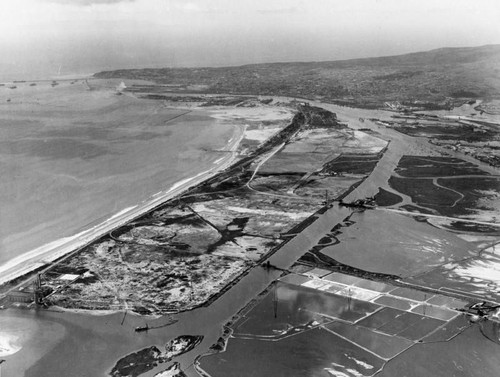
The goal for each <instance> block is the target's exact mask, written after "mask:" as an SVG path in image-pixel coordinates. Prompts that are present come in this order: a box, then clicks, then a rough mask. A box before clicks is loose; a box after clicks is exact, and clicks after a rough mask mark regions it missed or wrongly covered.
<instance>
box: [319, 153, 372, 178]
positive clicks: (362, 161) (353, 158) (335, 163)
mask: <svg viewBox="0 0 500 377" xmlns="http://www.w3.org/2000/svg"><path fill="white" fill-rule="evenodd" d="M379 159H380V157H379V156H378V155H346V154H342V155H340V156H339V157H337V158H336V159H334V160H332V161H329V162H327V163H326V164H325V165H324V166H323V169H322V170H321V173H324V174H329V175H337V174H343V173H347V174H370V173H371V172H372V171H373V169H375V166H376V165H377V163H378V161H379Z"/></svg>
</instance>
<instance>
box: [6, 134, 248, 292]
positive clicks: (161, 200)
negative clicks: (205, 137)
mask: <svg viewBox="0 0 500 377" xmlns="http://www.w3.org/2000/svg"><path fill="white" fill-rule="evenodd" d="M235 127H236V129H235V131H234V133H233V136H232V137H231V138H230V139H229V140H228V142H227V144H226V146H224V148H222V149H221V150H223V151H226V152H231V153H228V154H227V155H226V156H223V157H221V158H219V159H217V160H216V161H214V162H213V164H214V165H215V166H214V167H212V168H210V169H208V170H205V171H202V172H200V173H198V174H196V175H195V176H193V177H190V178H185V179H183V180H180V181H177V182H175V183H173V184H172V185H171V186H170V188H169V189H167V190H166V191H160V192H158V193H155V194H153V195H151V197H150V198H149V200H148V201H147V202H145V203H143V204H137V205H135V206H131V207H128V208H124V209H122V210H121V211H119V212H117V213H116V214H114V215H112V216H111V217H109V218H108V219H106V220H104V221H103V222H102V223H100V224H98V225H95V226H93V227H92V228H90V229H86V230H84V231H82V232H79V233H77V234H75V235H73V236H69V237H64V238H60V239H58V240H55V241H52V242H49V243H47V244H45V245H42V246H40V247H38V248H36V249H33V250H31V251H28V252H26V253H23V254H21V255H19V256H17V257H15V258H13V259H11V260H10V261H8V262H6V263H5V264H4V265H3V266H0V287H2V286H5V285H7V284H9V283H11V282H13V281H15V280H17V279H21V278H23V277H24V276H27V275H29V274H31V273H34V272H35V271H38V270H41V269H44V268H48V267H50V266H52V265H53V263H55V262H57V261H58V260H61V259H64V258H66V257H68V256H70V255H72V254H73V253H76V252H78V251H80V250H81V249H83V248H85V247H86V246H88V245H90V244H92V243H93V242H95V241H97V240H98V239H99V238H101V237H102V236H104V235H105V234H107V233H109V232H111V231H113V230H115V229H118V228H119V227H121V226H123V225H125V224H127V223H129V222H131V221H133V220H134V219H136V218H138V217H141V216H143V215H145V214H146V213H148V212H150V211H152V210H154V209H155V208H157V207H159V206H161V205H163V204H165V203H167V202H168V201H170V200H172V199H175V198H176V197H177V196H179V195H181V194H183V193H185V192H187V191H188V190H189V189H191V188H193V187H195V186H198V185H200V184H203V183H204V182H205V181H207V180H209V179H210V178H213V177H214V176H216V175H217V174H219V173H220V172H221V171H224V170H226V169H228V168H230V167H231V166H232V165H233V164H234V163H235V162H236V161H235V160H236V157H237V155H236V153H237V149H238V146H239V145H240V143H241V140H242V139H243V138H244V136H245V127H238V126H235Z"/></svg>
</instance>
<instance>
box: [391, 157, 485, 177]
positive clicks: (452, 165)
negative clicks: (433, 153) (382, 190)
mask: <svg viewBox="0 0 500 377" xmlns="http://www.w3.org/2000/svg"><path fill="white" fill-rule="evenodd" d="M396 173H398V174H399V175H401V176H402V177H410V178H411V177H443V176H454V175H488V173H487V172H485V171H483V170H481V169H479V168H478V167H477V165H474V164H472V163H470V162H467V161H464V160H460V159H458V158H451V157H418V156H403V157H402V158H401V159H400V160H399V164H398V167H397V169H396Z"/></svg>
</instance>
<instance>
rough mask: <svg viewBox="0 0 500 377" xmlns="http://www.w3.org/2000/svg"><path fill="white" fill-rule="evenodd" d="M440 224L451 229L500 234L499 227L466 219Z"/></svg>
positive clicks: (490, 234) (493, 234)
mask: <svg viewBox="0 0 500 377" xmlns="http://www.w3.org/2000/svg"><path fill="white" fill-rule="evenodd" d="M440 226H441V227H442V228H445V229H449V230H452V231H458V232H473V233H482V234H484V235H488V236H500V228H499V227H497V226H489V225H485V224H477V223H471V222H468V221H452V222H451V223H449V224H441V225H440Z"/></svg>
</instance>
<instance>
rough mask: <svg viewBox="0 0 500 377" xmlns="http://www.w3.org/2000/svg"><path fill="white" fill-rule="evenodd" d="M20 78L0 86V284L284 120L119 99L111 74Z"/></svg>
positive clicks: (186, 183)
mask: <svg viewBox="0 0 500 377" xmlns="http://www.w3.org/2000/svg"><path fill="white" fill-rule="evenodd" d="M22 85H24V87H23V86H22ZM22 85H21V84H20V85H19V87H18V88H16V90H15V91H13V90H11V89H9V90H10V91H7V89H4V88H3V89H0V108H2V110H3V111H4V113H3V114H2V117H0V124H2V125H4V127H3V128H1V129H0V136H1V137H2V138H3V139H4V140H7V139H11V140H12V143H11V145H10V146H8V148H3V149H2V152H1V153H0V162H1V164H0V170H1V171H0V173H2V175H3V176H7V177H9V180H8V181H3V183H0V186H2V187H0V188H1V190H0V192H2V193H1V194H0V203H1V204H2V212H1V213H0V225H1V227H0V284H3V283H5V282H7V281H10V280H12V279H14V278H16V277H19V276H22V275H24V274H26V273H28V272H30V271H33V270H35V269H38V268H41V267H43V266H44V265H47V264H48V263H50V262H52V261H54V260H56V259H58V258H60V257H62V256H64V255H66V254H68V253H70V252H72V251H75V250H77V249H79V248H80V247H82V246H84V245H86V244H88V243H90V242H92V241H93V240H95V239H97V238H98V237H99V236H101V235H103V234H105V233H107V232H109V231H111V230H112V229H115V228H117V227H119V226H121V225H123V224H125V223H127V222H129V221H130V220H132V219H134V218H136V217H138V216H140V215H141V214H143V213H145V212H147V211H149V210H150V209H152V208H154V207H156V206H157V205H159V204H160V203H163V202H165V201H167V200H169V199H171V198H173V197H174V196H176V195H178V194H180V193H181V192H183V191H185V190H186V189H188V188H189V187H191V186H194V185H197V184H198V183H200V182H202V181H204V180H206V179H207V178H209V177H211V176H213V175H214V174H216V173H217V172H219V171H221V170H224V169H225V168H227V167H229V166H230V165H231V164H232V163H233V162H234V161H235V159H236V158H237V156H238V147H239V145H240V142H241V140H242V139H243V138H244V137H245V136H246V135H247V134H248V138H249V139H255V140H259V141H261V140H264V139H266V138H267V136H269V135H270V134H272V133H274V132H276V131H277V130H278V129H279V128H276V127H274V128H272V130H271V132H270V131H269V130H268V129H263V130H258V129H257V130H256V129H255V126H252V127H250V128H251V129H248V128H249V126H248V125H249V124H256V123H259V122H263V121H268V120H273V119H274V120H281V121H282V122H286V120H287V119H290V118H291V115H290V114H291V113H290V112H289V111H288V110H281V109H279V110H276V109H267V108H258V107H257V108H231V109H228V108H210V109H204V108H203V109H200V108H192V107H187V108H186V107H171V106H168V105H166V104H164V103H163V102H162V101H151V100H149V101H148V100H141V99H138V98H136V97H134V96H131V95H120V96H118V95H116V86H117V85H119V83H117V82H115V81H109V82H108V81H105V80H90V81H84V80H80V81H78V80H77V81H74V82H73V81H66V82H61V83H59V85H58V86H56V87H53V86H52V85H49V83H48V82H47V83H37V85H36V86H31V85H29V83H25V84H22ZM44 85H45V87H44ZM7 96H8V97H9V99H11V101H10V102H8V103H2V97H7ZM4 144H5V143H4ZM13 198H14V199H15V200H12V199H13ZM40 245H41V246H40Z"/></svg>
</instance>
